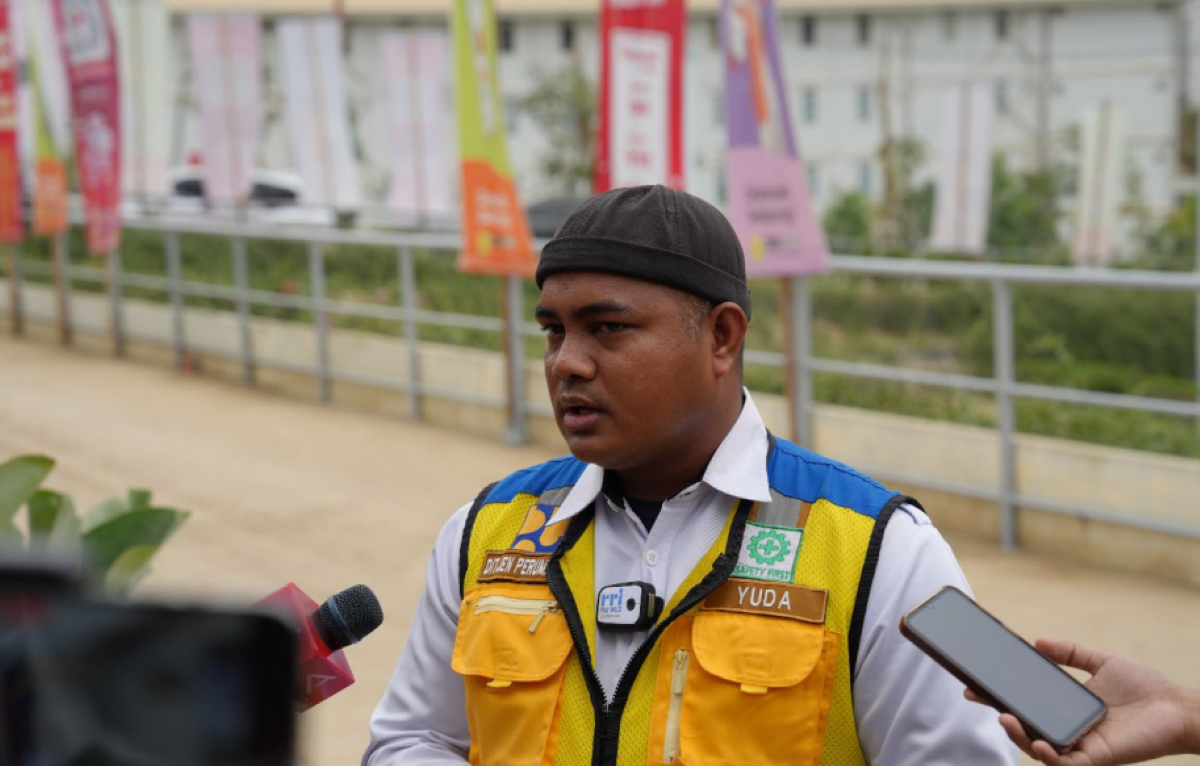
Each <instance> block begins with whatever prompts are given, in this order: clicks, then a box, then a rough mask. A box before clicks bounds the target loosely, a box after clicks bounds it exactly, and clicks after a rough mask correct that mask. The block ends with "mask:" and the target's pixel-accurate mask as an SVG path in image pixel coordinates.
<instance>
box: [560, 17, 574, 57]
mask: <svg viewBox="0 0 1200 766" xmlns="http://www.w3.org/2000/svg"><path fill="white" fill-rule="evenodd" d="M559 40H560V41H561V44H562V49H563V50H564V51H571V50H575V25H574V24H573V23H571V22H570V21H564V22H563V23H562V26H561V27H560V28H559Z"/></svg>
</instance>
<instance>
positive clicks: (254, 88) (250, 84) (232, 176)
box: [187, 14, 263, 205]
mask: <svg viewBox="0 0 1200 766" xmlns="http://www.w3.org/2000/svg"><path fill="white" fill-rule="evenodd" d="M187 32H188V46H189V48H190V49H191V63H192V72H193V73H194V74H193V77H194V78H195V86H194V87H195V92H196V101H197V104H198V106H199V109H200V138H201V140H202V142H203V146H204V154H203V156H202V157H201V161H202V162H203V167H204V195H205V197H207V198H208V200H209V202H210V203H220V204H225V205H232V204H235V203H243V202H245V200H246V198H247V197H248V196H249V195H250V184H251V174H252V173H253V171H254V165H255V163H256V162H257V161H258V133H259V129H260V128H261V126H262V108H263V107H262V104H263V95H262V82H261V80H260V72H261V71H262V62H261V55H262V54H261V49H262V45H261V32H260V30H259V23H258V17H257V16H254V15H251V14H226V15H220V16H218V15H215V14H200V15H192V16H189V17H188V20H187Z"/></svg>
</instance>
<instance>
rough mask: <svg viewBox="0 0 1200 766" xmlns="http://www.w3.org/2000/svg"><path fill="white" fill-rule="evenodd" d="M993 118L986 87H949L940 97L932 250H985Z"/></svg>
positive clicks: (976, 253)
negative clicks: (940, 114) (940, 127)
mask: <svg viewBox="0 0 1200 766" xmlns="http://www.w3.org/2000/svg"><path fill="white" fill-rule="evenodd" d="M994 119H995V109H994V102H993V99H992V91H991V89H990V88H989V87H988V86H987V85H984V84H982V83H975V84H971V83H962V84H961V85H952V86H950V88H949V89H947V91H946V94H945V96H944V97H943V99H942V131H941V137H942V140H941V144H940V145H939V146H938V153H939V156H938V174H937V194H936V197H935V199H934V206H933V231H932V233H931V234H930V240H929V249H930V250H932V251H934V252H943V253H961V254H964V255H966V254H971V255H983V254H984V253H986V252H987V228H988V214H989V210H990V206H991V198H992V124H993V122H994Z"/></svg>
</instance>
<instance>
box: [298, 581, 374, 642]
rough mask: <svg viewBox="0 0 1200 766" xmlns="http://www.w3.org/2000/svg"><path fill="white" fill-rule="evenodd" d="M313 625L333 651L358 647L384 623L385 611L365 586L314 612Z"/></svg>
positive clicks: (342, 594)
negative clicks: (358, 644) (353, 645)
mask: <svg viewBox="0 0 1200 766" xmlns="http://www.w3.org/2000/svg"><path fill="white" fill-rule="evenodd" d="M312 617H313V624H314V625H316V627H317V633H318V634H319V635H320V636H321V640H322V641H324V642H325V645H326V646H328V647H329V650H330V651H334V652H336V651H337V650H338V649H342V648H344V647H347V646H349V645H350V644H357V643H358V642H359V641H361V640H363V639H364V638H366V636H367V635H368V634H370V632H371V631H373V630H375V629H376V628H378V627H379V626H380V625H381V624H382V623H383V607H381V606H380V605H379V599H377V598H375V594H374V593H372V592H371V589H370V588H368V587H367V586H365V585H355V586H352V587H349V588H346V589H345V590H344V591H342V592H341V593H338V594H337V595H334V596H331V597H330V598H329V599H328V600H327V601H326V602H325V603H324V604H321V606H320V608H319V609H317V611H315V612H313V616H312Z"/></svg>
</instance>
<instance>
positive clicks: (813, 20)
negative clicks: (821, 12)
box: [800, 16, 817, 45]
mask: <svg viewBox="0 0 1200 766" xmlns="http://www.w3.org/2000/svg"><path fill="white" fill-rule="evenodd" d="M800 42H802V43H804V44H805V45H816V44H817V17H816V16H801V17H800Z"/></svg>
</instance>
